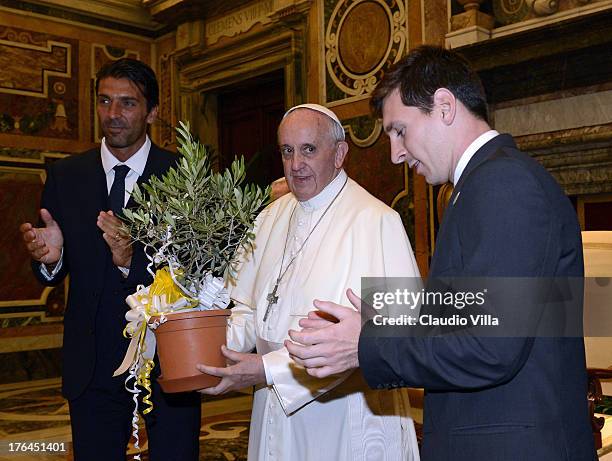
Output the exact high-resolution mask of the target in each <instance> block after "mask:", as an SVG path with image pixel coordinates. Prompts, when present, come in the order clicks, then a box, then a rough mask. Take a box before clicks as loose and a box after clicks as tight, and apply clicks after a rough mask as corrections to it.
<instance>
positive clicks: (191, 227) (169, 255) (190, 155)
mask: <svg viewBox="0 0 612 461" xmlns="http://www.w3.org/2000/svg"><path fill="white" fill-rule="evenodd" d="M177 133H178V134H177V142H178V152H179V154H180V155H181V157H180V158H179V159H178V162H177V164H176V166H175V167H174V168H171V169H170V170H169V171H168V172H167V173H166V174H164V175H163V176H162V177H161V178H157V177H152V178H151V179H150V180H149V182H148V183H146V184H144V185H143V186H142V188H139V187H135V188H134V191H133V193H132V197H133V199H134V201H135V202H136V204H137V207H136V208H133V209H126V210H125V223H126V228H127V230H128V231H129V233H130V235H131V236H132V238H133V240H134V241H135V242H139V243H140V244H142V245H143V246H144V250H145V254H146V255H147V257H148V259H149V261H150V263H149V266H148V270H149V272H150V273H151V274H152V275H154V280H153V283H152V284H151V285H149V286H148V287H144V286H141V287H138V291H137V292H136V293H134V294H133V295H130V296H128V298H127V300H126V301H127V303H128V305H129V306H130V311H128V312H127V314H126V319H127V320H128V322H129V323H128V325H127V326H126V328H125V332H124V334H125V335H126V336H129V337H131V338H132V341H131V343H130V346H129V348H128V351H127V354H126V356H125V359H124V361H123V363H122V364H121V366H120V367H119V368H118V369H117V371H116V372H115V375H119V374H121V373H124V372H125V371H129V376H128V378H127V380H126V387H128V383H129V382H130V379H131V380H133V382H134V386H133V388H132V389H131V390H132V391H134V390H135V389H137V387H138V386H137V385H139V386H140V387H142V388H144V389H145V390H146V392H148V395H147V396H145V399H144V401H145V403H146V404H149V405H150V402H149V401H148V397H150V382H149V373H150V371H151V369H152V367H153V357H154V355H155V352H156V351H157V353H158V356H159V361H160V366H161V376H160V378H159V383H160V385H161V387H162V389H163V390H164V391H165V392H181V391H187V390H194V389H200V388H204V387H208V386H211V385H215V384H216V383H217V382H218V378H216V377H213V376H209V375H206V374H202V373H200V372H198V371H197V370H196V367H195V366H196V364H197V363H207V364H213V365H216V366H225V359H224V358H223V356H222V355H221V353H220V346H221V345H222V344H224V343H225V328H226V325H227V316H228V315H229V312H228V310H226V309H225V308H226V307H227V306H228V304H229V295H228V292H227V290H226V288H225V286H226V283H227V282H228V281H230V279H232V278H234V277H235V275H236V270H237V267H236V265H237V262H238V261H237V257H238V255H239V254H240V253H242V252H248V251H250V249H251V245H252V241H253V238H254V234H253V226H254V221H255V217H256V215H257V212H258V211H259V210H260V208H261V207H262V205H264V204H265V202H266V201H267V200H268V196H269V189H266V190H262V189H261V188H259V187H258V186H255V185H251V184H247V185H243V182H244V179H245V167H244V160H243V159H239V160H238V159H236V160H234V161H233V162H232V164H231V166H230V167H229V168H228V169H226V170H225V171H223V172H222V173H215V172H213V171H212V169H211V165H210V161H209V155H208V150H207V148H206V147H205V146H204V145H202V144H201V143H200V142H199V141H197V140H195V139H194V138H193V137H192V135H191V134H190V132H189V125H188V124H187V125H185V124H183V123H180V126H179V127H178V128H177ZM128 389H129V387H128ZM148 410H150V408H148ZM145 411H146V410H145Z"/></svg>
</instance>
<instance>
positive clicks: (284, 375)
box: [263, 347, 352, 415]
mask: <svg viewBox="0 0 612 461" xmlns="http://www.w3.org/2000/svg"><path fill="white" fill-rule="evenodd" d="M263 361H264V369H265V371H266V380H267V381H268V385H272V388H273V389H274V392H275V393H276V396H277V397H278V400H279V402H280V404H281V406H282V407H283V410H284V412H285V414H286V415H290V414H292V413H294V412H295V411H297V410H299V409H300V408H302V407H303V406H304V405H306V404H307V403H309V402H312V401H313V400H316V399H317V398H319V397H320V396H321V395H323V394H325V393H326V392H328V391H330V390H331V389H333V388H334V387H336V386H338V385H339V384H340V383H342V381H344V380H345V379H346V378H347V377H348V376H349V375H350V374H351V373H352V371H347V372H345V373H343V374H341V375H339V376H329V377H327V378H315V377H313V376H310V375H309V374H308V373H307V372H306V370H305V369H304V368H303V367H302V366H300V365H298V364H296V363H295V362H294V361H293V360H292V359H291V357H289V351H287V348H286V347H283V348H281V349H278V350H276V351H272V352H269V353H268V354H265V355H264V356H263ZM268 375H269V376H270V378H268Z"/></svg>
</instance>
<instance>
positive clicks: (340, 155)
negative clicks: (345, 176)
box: [334, 141, 348, 170]
mask: <svg viewBox="0 0 612 461" xmlns="http://www.w3.org/2000/svg"><path fill="white" fill-rule="evenodd" d="M347 153H348V144H347V143H346V142H345V141H340V142H339V143H338V144H337V145H336V154H335V155H334V166H335V167H336V169H337V170H339V169H340V168H342V165H344V159H345V158H346V154H347Z"/></svg>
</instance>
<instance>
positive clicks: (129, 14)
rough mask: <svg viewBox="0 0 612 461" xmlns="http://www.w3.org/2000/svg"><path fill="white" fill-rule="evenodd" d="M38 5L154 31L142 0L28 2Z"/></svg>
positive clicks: (152, 21) (153, 23) (149, 15)
mask: <svg viewBox="0 0 612 461" xmlns="http://www.w3.org/2000/svg"><path fill="white" fill-rule="evenodd" d="M29 1H30V2H32V3H37V4H40V5H46V6H51V7H55V8H61V9H65V10H68V11H73V12H76V13H80V14H85V15H87V16H93V17H97V18H100V19H105V20H109V21H113V22H121V23H123V24H128V25H134V26H138V27H142V28H144V29H149V30H156V29H158V28H159V27H160V24H159V23H157V22H155V21H154V20H153V18H152V16H151V14H150V13H149V10H148V8H146V7H145V6H144V5H143V1H142V0H29Z"/></svg>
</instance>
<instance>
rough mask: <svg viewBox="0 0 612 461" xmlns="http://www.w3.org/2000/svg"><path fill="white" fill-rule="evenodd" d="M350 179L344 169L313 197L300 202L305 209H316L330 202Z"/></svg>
mask: <svg viewBox="0 0 612 461" xmlns="http://www.w3.org/2000/svg"><path fill="white" fill-rule="evenodd" d="M347 179H348V177H347V175H346V173H345V172H344V170H340V173H338V175H337V176H336V177H335V178H334V179H333V180H332V182H330V183H329V184H328V185H327V186H325V188H324V189H323V190H322V191H321V192H319V193H318V194H317V195H315V196H314V197H312V198H311V199H308V200H304V201H303V202H300V205H301V206H302V208H303V209H304V210H305V211H314V210H317V209H319V208H322V207H324V206H325V205H327V204H329V202H331V201H332V200H333V199H334V197H335V196H336V195H337V194H338V193H339V192H340V190H341V189H342V186H344V183H345V182H346V180H347Z"/></svg>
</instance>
